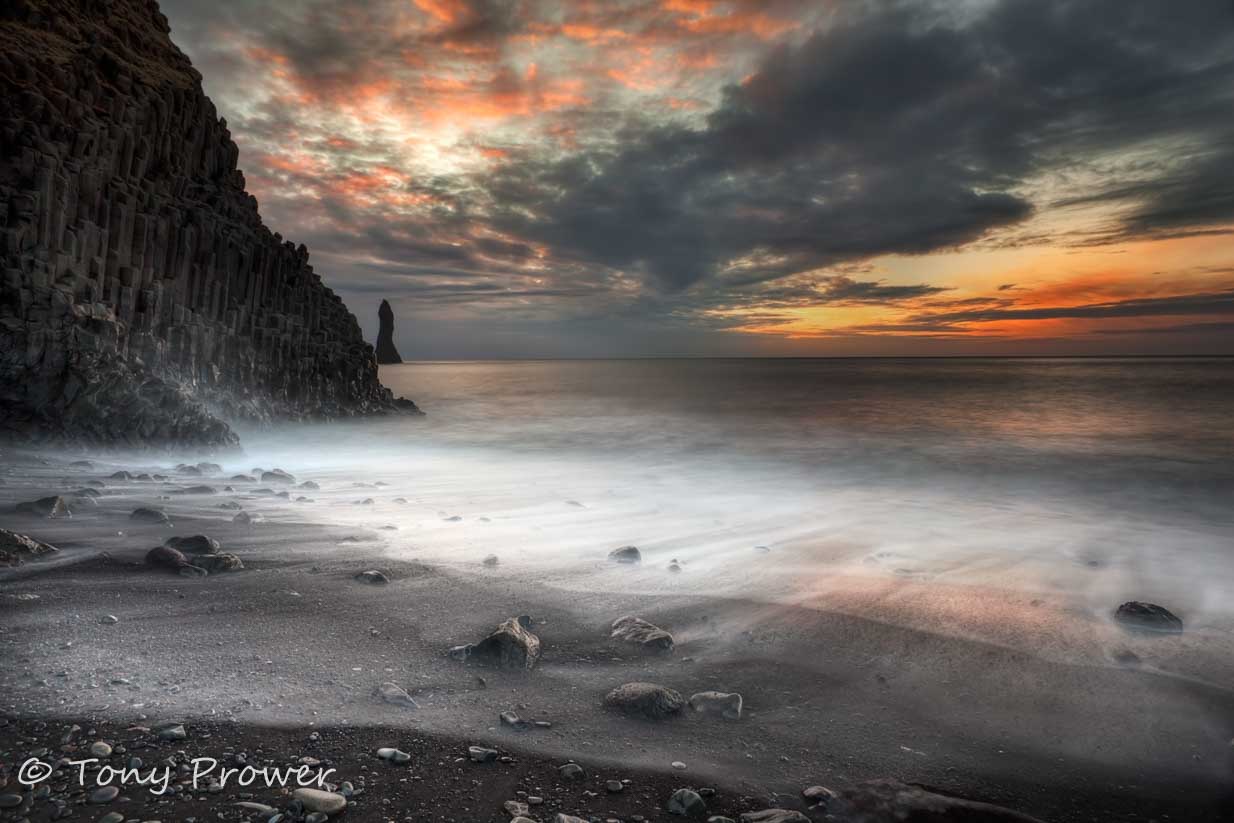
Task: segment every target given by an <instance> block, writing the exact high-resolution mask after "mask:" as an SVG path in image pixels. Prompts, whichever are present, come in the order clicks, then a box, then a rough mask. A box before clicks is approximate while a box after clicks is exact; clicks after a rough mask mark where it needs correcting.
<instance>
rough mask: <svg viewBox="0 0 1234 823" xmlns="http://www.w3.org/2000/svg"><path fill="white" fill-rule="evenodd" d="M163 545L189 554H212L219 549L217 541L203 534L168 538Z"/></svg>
mask: <svg viewBox="0 0 1234 823" xmlns="http://www.w3.org/2000/svg"><path fill="white" fill-rule="evenodd" d="M164 545H166V546H170V547H171V548H173V549H179V550H180V551H182V552H187V553H189V554H214V553H215V552H217V551H218V550H219V548H221V545H220V544H219V541H217V540H215V539H214V538H212V537H207V536H206V535H204V534H194V535H189V536H187V537H179V536H173V537H169V538H167V540H166V542H165V543H164Z"/></svg>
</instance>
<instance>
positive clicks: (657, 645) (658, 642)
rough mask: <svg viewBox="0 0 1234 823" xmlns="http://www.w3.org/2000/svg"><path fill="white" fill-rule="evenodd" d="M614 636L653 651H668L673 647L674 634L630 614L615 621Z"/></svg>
mask: <svg viewBox="0 0 1234 823" xmlns="http://www.w3.org/2000/svg"><path fill="white" fill-rule="evenodd" d="M611 636H612V637H615V638H616V639H618V640H624V641H626V642H627V643H634V644H636V645H638V646H642V647H643V649H645V650H647V651H652V652H666V651H669V650H671V649H672V648H673V636H672V635H671V634H669V633H668V632H666V631H664V629H661V628H660V627H659V626H656V625H654V624H652V623H648V622H647V621H646V620H643V619H642V618H641V617H635V616H634V615H632V614H628V615H626V616H625V617H619V618H617V619H616V620H614V621H613V632H612V635H611Z"/></svg>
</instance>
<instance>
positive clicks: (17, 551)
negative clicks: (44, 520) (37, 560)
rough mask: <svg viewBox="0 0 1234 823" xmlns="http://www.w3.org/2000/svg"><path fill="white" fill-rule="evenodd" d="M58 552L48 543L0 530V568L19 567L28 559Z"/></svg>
mask: <svg viewBox="0 0 1234 823" xmlns="http://www.w3.org/2000/svg"><path fill="white" fill-rule="evenodd" d="M57 551H60V550H59V549H57V548H56V547H55V546H53V545H51V544H50V543H44V542H42V541H41V540H35V539H34V538H33V537H30V536H28V535H24V534H18V533H17V532H11V531H9V530H8V529H0V566H20V565H21V564H22V563H24V562H25V561H26V559H27V558H29V557H38V556H39V555H44V554H51V553H52V552H57Z"/></svg>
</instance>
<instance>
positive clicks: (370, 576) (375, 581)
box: [354, 569, 390, 586]
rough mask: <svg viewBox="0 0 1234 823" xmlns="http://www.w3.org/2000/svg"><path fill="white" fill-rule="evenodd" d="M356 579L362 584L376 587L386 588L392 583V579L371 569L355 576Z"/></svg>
mask: <svg viewBox="0 0 1234 823" xmlns="http://www.w3.org/2000/svg"><path fill="white" fill-rule="evenodd" d="M354 579H355V580H359V581H360V582H361V583H369V584H371V585H374V586H384V585H385V584H386V583H389V582H390V578H388V577H386V576H385V575H384V574H382V573H381V572H379V571H377V570H376V569H369V570H368V571H366V572H360V573H359V574H356V575H355V576H354Z"/></svg>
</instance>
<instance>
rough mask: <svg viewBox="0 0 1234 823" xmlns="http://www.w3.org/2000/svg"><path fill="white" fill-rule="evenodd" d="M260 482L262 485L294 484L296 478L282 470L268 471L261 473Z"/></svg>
mask: <svg viewBox="0 0 1234 823" xmlns="http://www.w3.org/2000/svg"><path fill="white" fill-rule="evenodd" d="M261 482H263V483H295V482H296V478H294V477H292V476H291V475H290V474H288V473H287V472H285V471H283V470H282V469H270V471H268V472H262V473H261Z"/></svg>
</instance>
